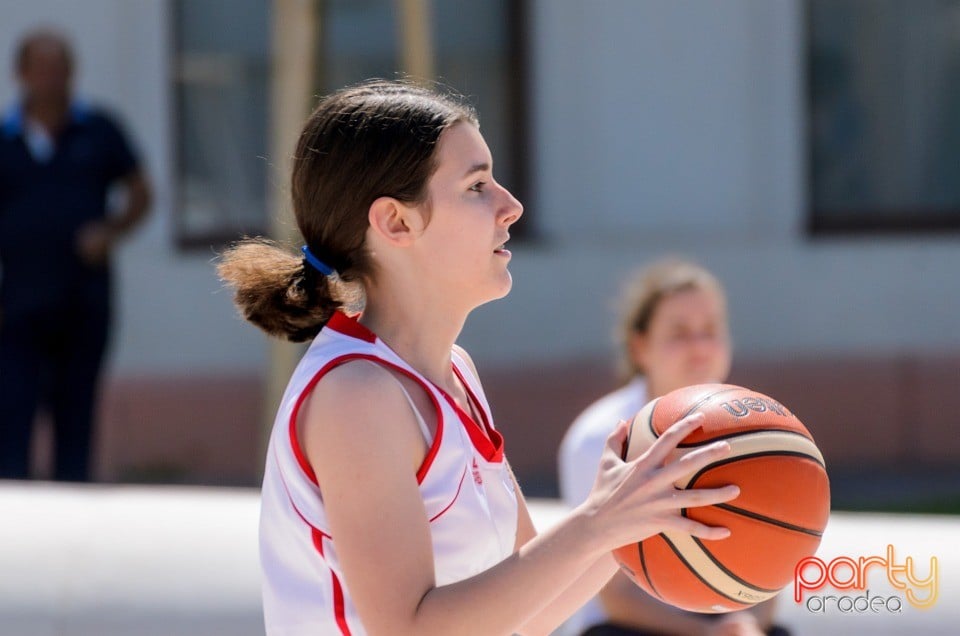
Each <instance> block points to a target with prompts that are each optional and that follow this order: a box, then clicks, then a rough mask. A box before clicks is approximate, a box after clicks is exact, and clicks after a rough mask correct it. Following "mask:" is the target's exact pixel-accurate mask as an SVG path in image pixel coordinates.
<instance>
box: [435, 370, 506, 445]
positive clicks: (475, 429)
mask: <svg viewBox="0 0 960 636" xmlns="http://www.w3.org/2000/svg"><path fill="white" fill-rule="evenodd" d="M453 372H454V373H455V374H456V375H457V377H458V378H460V383H461V384H463V388H464V389H466V391H467V398H468V399H470V400H471V401H472V402H473V404H474V406H475V407H476V409H477V411H479V413H480V419H482V420H483V427H482V428H481V426H480V424H479V423H477V422H476V421H475V420H474V419H473V418H472V417H470V414H469V413H467V412H466V411H464V410H463V409H462V408H460V405H459V404H457V403H456V401H455V400H454V399H453V398H452V397H450V396H449V395H447V394H446V393H444V397H446V398H447V401H449V402H450V404H451V405H452V406H453V408H454V410H455V411H456V412H457V415H459V416H460V421H461V422H463V425H464V428H466V429H467V434H468V435H469V436H470V441H472V442H473V446H474V448H476V449H477V451H479V453H480V454H481V455H482V456H483V458H484V459H486V460H487V461H488V462H493V463H499V462H501V461H503V435H501V434H500V431H498V430H497V429H495V428H493V426H492V425H491V424H490V420H489V419H488V418H487V410H486V409H485V408H484V407H483V404H482V403H481V402H480V400H479V399H477V396H476V395H475V394H474V392H473V389H471V388H470V383H469V382H467V380H466V379H465V378H464V377H463V374H462V373H461V372H460V369H458V368H457V365H456V364H454V365H453Z"/></svg>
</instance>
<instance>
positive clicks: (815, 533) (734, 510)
mask: <svg viewBox="0 0 960 636" xmlns="http://www.w3.org/2000/svg"><path fill="white" fill-rule="evenodd" d="M714 505H715V506H716V507H717V508H721V509H723V510H726V511H727V512H731V513H733V514H735V515H740V516H742V517H749V518H750V519H754V520H756V521H762V522H763V523H769V524H771V525H774V526H780V527H781V528H784V529H786V530H793V531H794V532H802V533H803V534H809V535H810V536H811V537H817V538H818V539H819V538H821V537H823V533H822V532H818V531H816V530H812V529H810V528H804V527H803V526H798V525H796V524H793V523H790V522H788V521H781V520H780V519H774V518H773V517H768V516H766V515H762V514H760V513H758V512H753V511H751V510H747V509H746V508H738V507H737V506H731V505H730V504H725V503H719V504H714ZM704 549H706V548H704Z"/></svg>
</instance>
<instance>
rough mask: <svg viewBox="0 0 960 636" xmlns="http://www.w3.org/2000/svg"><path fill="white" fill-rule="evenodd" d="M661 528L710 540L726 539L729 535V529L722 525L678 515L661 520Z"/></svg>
mask: <svg viewBox="0 0 960 636" xmlns="http://www.w3.org/2000/svg"><path fill="white" fill-rule="evenodd" d="M663 529H664V530H673V531H675V532H682V533H684V534H689V535H692V536H694V537H698V538H700V539H707V540H710V541H717V540H720V539H726V538H727V537H729V536H730V530H729V529H727V528H724V527H722V526H708V525H706V524H705V523H700V522H699V521H694V520H693V519H690V518H688V517H681V516H680V515H672V516H670V517H668V518H667V519H665V520H664V522H663Z"/></svg>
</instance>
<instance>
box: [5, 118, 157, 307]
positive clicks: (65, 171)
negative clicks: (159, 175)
mask: <svg viewBox="0 0 960 636" xmlns="http://www.w3.org/2000/svg"><path fill="white" fill-rule="evenodd" d="M137 165H138V161H137V158H136V156H135V155H134V153H133V151H132V149H131V147H130V145H129V143H128V142H127V140H126V139H125V137H124V135H123V133H122V132H121V131H120V129H119V128H118V126H117V125H116V124H115V123H114V122H113V121H112V120H111V119H110V118H109V117H108V116H107V115H106V114H104V113H102V112H99V111H97V110H94V109H91V108H89V107H85V106H81V105H74V106H73V107H71V112H70V118H69V121H68V123H67V124H66V125H65V127H64V128H63V129H62V130H61V131H60V132H59V133H58V135H57V136H56V138H55V139H54V149H53V153H52V155H51V156H50V157H49V158H48V159H47V160H37V159H35V158H34V157H33V156H32V155H31V153H30V150H29V149H28V147H27V141H26V135H25V131H24V121H23V114H22V110H21V108H20V107H19V106H14V107H13V108H11V109H10V110H9V111H8V112H7V113H6V116H5V117H4V118H3V121H2V124H0V267H2V274H0V276H2V284H0V303H2V304H3V309H4V311H10V310H12V309H15V308H16V307H17V306H20V305H23V304H24V303H26V304H29V305H34V304H36V303H43V304H47V303H57V302H61V301H62V300H63V299H64V298H65V297H66V296H69V295H71V294H76V293H78V291H79V292H81V293H82V288H83V287H84V285H86V284H87V283H90V282H92V283H94V285H95V286H97V285H99V284H100V283H99V281H100V280H102V279H106V278H107V277H108V273H107V271H106V268H90V267H87V266H86V265H84V264H83V263H82V261H81V260H80V258H79V256H78V255H77V253H76V248H75V241H76V238H75V237H76V234H77V231H78V230H79V229H80V227H81V226H83V225H84V224H85V223H88V222H90V221H93V220H97V219H103V218H104V217H105V216H106V214H107V192H108V190H109V188H110V186H111V184H112V183H113V182H115V181H116V180H117V179H119V178H121V177H125V176H127V175H129V174H130V173H132V172H133V171H134V170H135V169H136V168H137Z"/></svg>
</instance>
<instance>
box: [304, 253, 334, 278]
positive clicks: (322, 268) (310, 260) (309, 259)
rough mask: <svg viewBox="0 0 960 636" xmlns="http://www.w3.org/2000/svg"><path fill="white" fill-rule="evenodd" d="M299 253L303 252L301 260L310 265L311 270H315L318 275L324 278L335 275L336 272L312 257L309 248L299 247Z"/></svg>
mask: <svg viewBox="0 0 960 636" xmlns="http://www.w3.org/2000/svg"><path fill="white" fill-rule="evenodd" d="M300 251H301V252H303V258H304V260H306V261H307V262H308V263H310V265H311V266H312V267H313V269H315V270H317V271H318V272H320V273H321V274H323V275H324V276H330V275H331V274H335V273H336V271H337V270H335V269H333V268H332V267H330V266H329V265H327V264H326V263H324V262H323V261H321V260H320V259H319V258H317V257H316V256H314V255H313V252H311V251H310V248H309V247H307V246H306V245H304V246H303V247H301V248H300Z"/></svg>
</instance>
